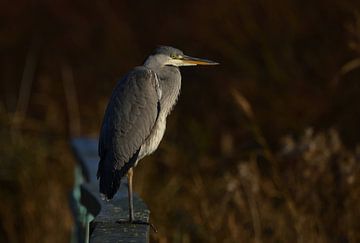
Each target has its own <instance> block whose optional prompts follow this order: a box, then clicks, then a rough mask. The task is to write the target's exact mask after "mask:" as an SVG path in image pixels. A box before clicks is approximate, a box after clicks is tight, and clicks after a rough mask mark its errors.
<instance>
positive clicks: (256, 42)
mask: <svg viewBox="0 0 360 243" xmlns="http://www.w3.org/2000/svg"><path fill="white" fill-rule="evenodd" d="M359 12H360V2H359V1H357V0H345V1H340V0H329V1H315V2H309V3H307V2H304V1H284V0H276V1H252V0H244V1H235V0H227V1H222V0H221V1H220V0H215V1H211V2H205V1H186V0H185V1H175V2H174V1H160V0H159V1H157V0H156V1H128V2H126V1H79V0H77V1H41V0H39V1H17V2H16V3H15V2H11V1H4V2H2V3H1V4H0V23H1V24H0V36H1V37H0V53H1V54H0V80H1V82H0V97H1V98H0V118H1V124H0V125H1V130H0V133H1V134H0V163H1V164H0V166H1V167H0V169H1V172H0V183H1V188H0V197H1V200H0V217H1V224H0V241H1V242H67V241H68V239H69V237H70V236H69V235H70V230H71V225H72V218H71V215H70V212H69V207H68V198H67V197H68V193H69V190H71V185H72V181H73V178H72V177H73V165H74V163H73V160H72V157H71V154H70V151H69V148H68V146H67V145H66V143H67V141H68V139H69V137H70V136H73V135H79V134H80V135H89V136H97V134H98V132H99V126H100V122H101V119H102V116H103V111H104V108H105V105H106V102H107V100H108V98H109V95H110V93H111V90H112V88H113V86H114V85H115V82H116V80H117V79H118V78H119V77H120V76H122V75H123V74H124V73H125V72H126V71H127V70H128V69H129V68H131V67H133V66H135V65H138V64H140V63H141V62H142V61H143V60H144V58H145V56H146V55H148V54H149V53H150V52H151V51H152V49H153V48H154V47H155V46H156V45H159V44H168V45H173V46H175V47H178V48H180V49H183V50H184V51H185V52H186V53H188V54H191V55H194V56H199V57H204V58H209V59H211V60H215V61H219V62H220V63H221V64H222V65H220V66H218V67H216V68H198V69H190V68H188V69H183V80H184V81H183V88H182V94H181V97H180V100H179V103H178V105H177V107H176V109H175V110H174V111H173V113H172V114H171V116H170V117H169V123H168V129H167V132H166V135H165V138H164V141H163V142H162V143H161V146H160V149H159V150H158V151H157V152H156V153H155V154H154V155H152V156H150V157H149V158H146V159H144V160H143V161H142V162H141V163H140V164H139V166H138V168H137V170H136V171H135V186H136V191H137V192H139V193H140V194H141V196H142V197H143V199H144V200H145V201H146V202H147V203H148V205H149V207H150V208H151V211H152V221H153V223H154V224H155V225H157V227H158V228H159V233H158V234H153V235H152V239H153V240H154V241H155V242H359V241H360V234H359V233H358V232H360V225H359V220H358V219H359V217H360V212H359V207H358V205H359V203H360V201H359V200H360V199H359V198H360V195H359V192H360V182H359V173H360V171H359V166H360V164H359V163H360V161H359V157H360V154H359V153H360V152H359V148H358V147H356V144H357V143H358V142H359V137H360V129H359V124H360V109H359V107H358V106H359V105H358V104H360V95H359V94H360V85H359V84H360V83H359V82H358V80H359V78H360V76H359V75H360V72H359V71H360V68H359V67H360V64H359V63H360V62H359V54H360V48H359V47H360V17H359V16H360V15H359ZM308 127H312V128H308ZM289 134H290V135H289ZM340 138H341V139H340Z"/></svg>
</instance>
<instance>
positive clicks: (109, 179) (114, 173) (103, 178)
mask: <svg viewBox="0 0 360 243" xmlns="http://www.w3.org/2000/svg"><path fill="white" fill-rule="evenodd" d="M104 162H105V161H103V160H100V162H99V168H98V171H97V178H98V179H100V183H99V185H100V194H101V198H102V199H106V200H110V199H112V198H113V197H114V195H115V193H116V192H117V191H118V190H119V187H120V184H121V178H122V177H123V176H124V175H123V174H122V173H121V172H120V171H119V170H116V169H114V168H112V166H111V167H110V166H106V165H105V163H104Z"/></svg>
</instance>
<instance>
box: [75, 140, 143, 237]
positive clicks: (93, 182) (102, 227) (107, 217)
mask: <svg viewBox="0 0 360 243" xmlns="http://www.w3.org/2000/svg"><path fill="white" fill-rule="evenodd" d="M71 145H72V148H73V151H74V153H75V156H76V158H77V159H78V161H79V163H80V165H81V168H82V170H83V174H84V177H85V180H86V183H84V184H82V187H81V203H82V204H83V205H84V206H85V207H86V208H87V209H88V211H89V212H91V213H92V214H93V215H94V217H95V219H94V220H93V221H92V223H91V230H90V231H91V235H90V242H92V243H100V242H101V243H106V242H149V226H147V225H129V224H118V223H116V221H117V220H119V219H127V218H128V198H127V183H126V181H123V183H122V184H121V186H120V190H119V192H118V193H117V194H116V195H115V197H114V199H112V200H111V201H110V202H106V201H103V200H101V199H100V195H99V183H98V180H97V179H96V171H97V165H98V161H99V157H98V154H97V145H98V141H97V139H91V138H75V139H72V141H71ZM134 213H135V218H136V219H140V220H142V221H145V222H149V215H150V211H149V210H148V208H147V206H146V205H145V204H144V202H143V201H142V200H141V199H140V198H139V196H138V195H137V194H134Z"/></svg>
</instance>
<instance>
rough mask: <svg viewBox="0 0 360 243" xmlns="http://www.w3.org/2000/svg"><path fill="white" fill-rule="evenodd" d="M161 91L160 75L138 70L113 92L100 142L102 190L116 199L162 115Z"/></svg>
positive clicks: (123, 80) (99, 174)
mask: <svg viewBox="0 0 360 243" xmlns="http://www.w3.org/2000/svg"><path fill="white" fill-rule="evenodd" d="M159 99H160V90H159V84H158V80H157V77H156V74H155V73H154V72H153V71H151V70H150V69H147V68H145V67H137V68H135V69H134V70H132V71H131V72H130V73H129V74H128V75H127V76H126V77H125V78H124V79H122V80H121V81H120V82H119V83H118V84H117V86H116V88H115V90H114V91H113V94H112V97H111V99H110V102H109V104H108V107H107V109H106V112H105V116H104V120H103V124H102V128H101V133H100V140H99V156H100V162H99V168H98V177H99V178H100V191H101V193H103V194H105V195H106V196H107V197H108V198H112V197H113V195H114V194H115V193H116V191H117V190H118V187H119V185H120V180H121V177H123V176H124V174H125V173H126V172H127V170H128V169H129V168H130V167H131V166H133V164H134V163H135V162H136V159H137V155H138V153H139V150H140V148H141V145H142V144H143V143H144V141H145V139H146V138H147V137H148V136H149V135H150V133H151V130H152V128H153V127H154V125H155V122H156V119H157V116H158V112H159Z"/></svg>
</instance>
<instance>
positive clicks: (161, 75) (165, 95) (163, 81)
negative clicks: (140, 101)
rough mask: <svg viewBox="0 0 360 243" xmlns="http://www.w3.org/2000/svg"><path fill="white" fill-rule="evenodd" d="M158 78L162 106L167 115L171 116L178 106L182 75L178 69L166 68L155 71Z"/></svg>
mask: <svg viewBox="0 0 360 243" xmlns="http://www.w3.org/2000/svg"><path fill="white" fill-rule="evenodd" d="M154 71H155V72H156V74H157V76H158V79H159V84H160V89H161V92H162V96H161V100H160V105H161V108H162V110H164V112H165V114H166V115H167V114H169V112H170V111H171V109H172V108H173V106H174V105H175V104H176V101H177V98H178V96H179V94H180V88H181V74H180V70H179V68H178V67H173V66H164V67H162V68H160V69H158V70H154Z"/></svg>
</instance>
